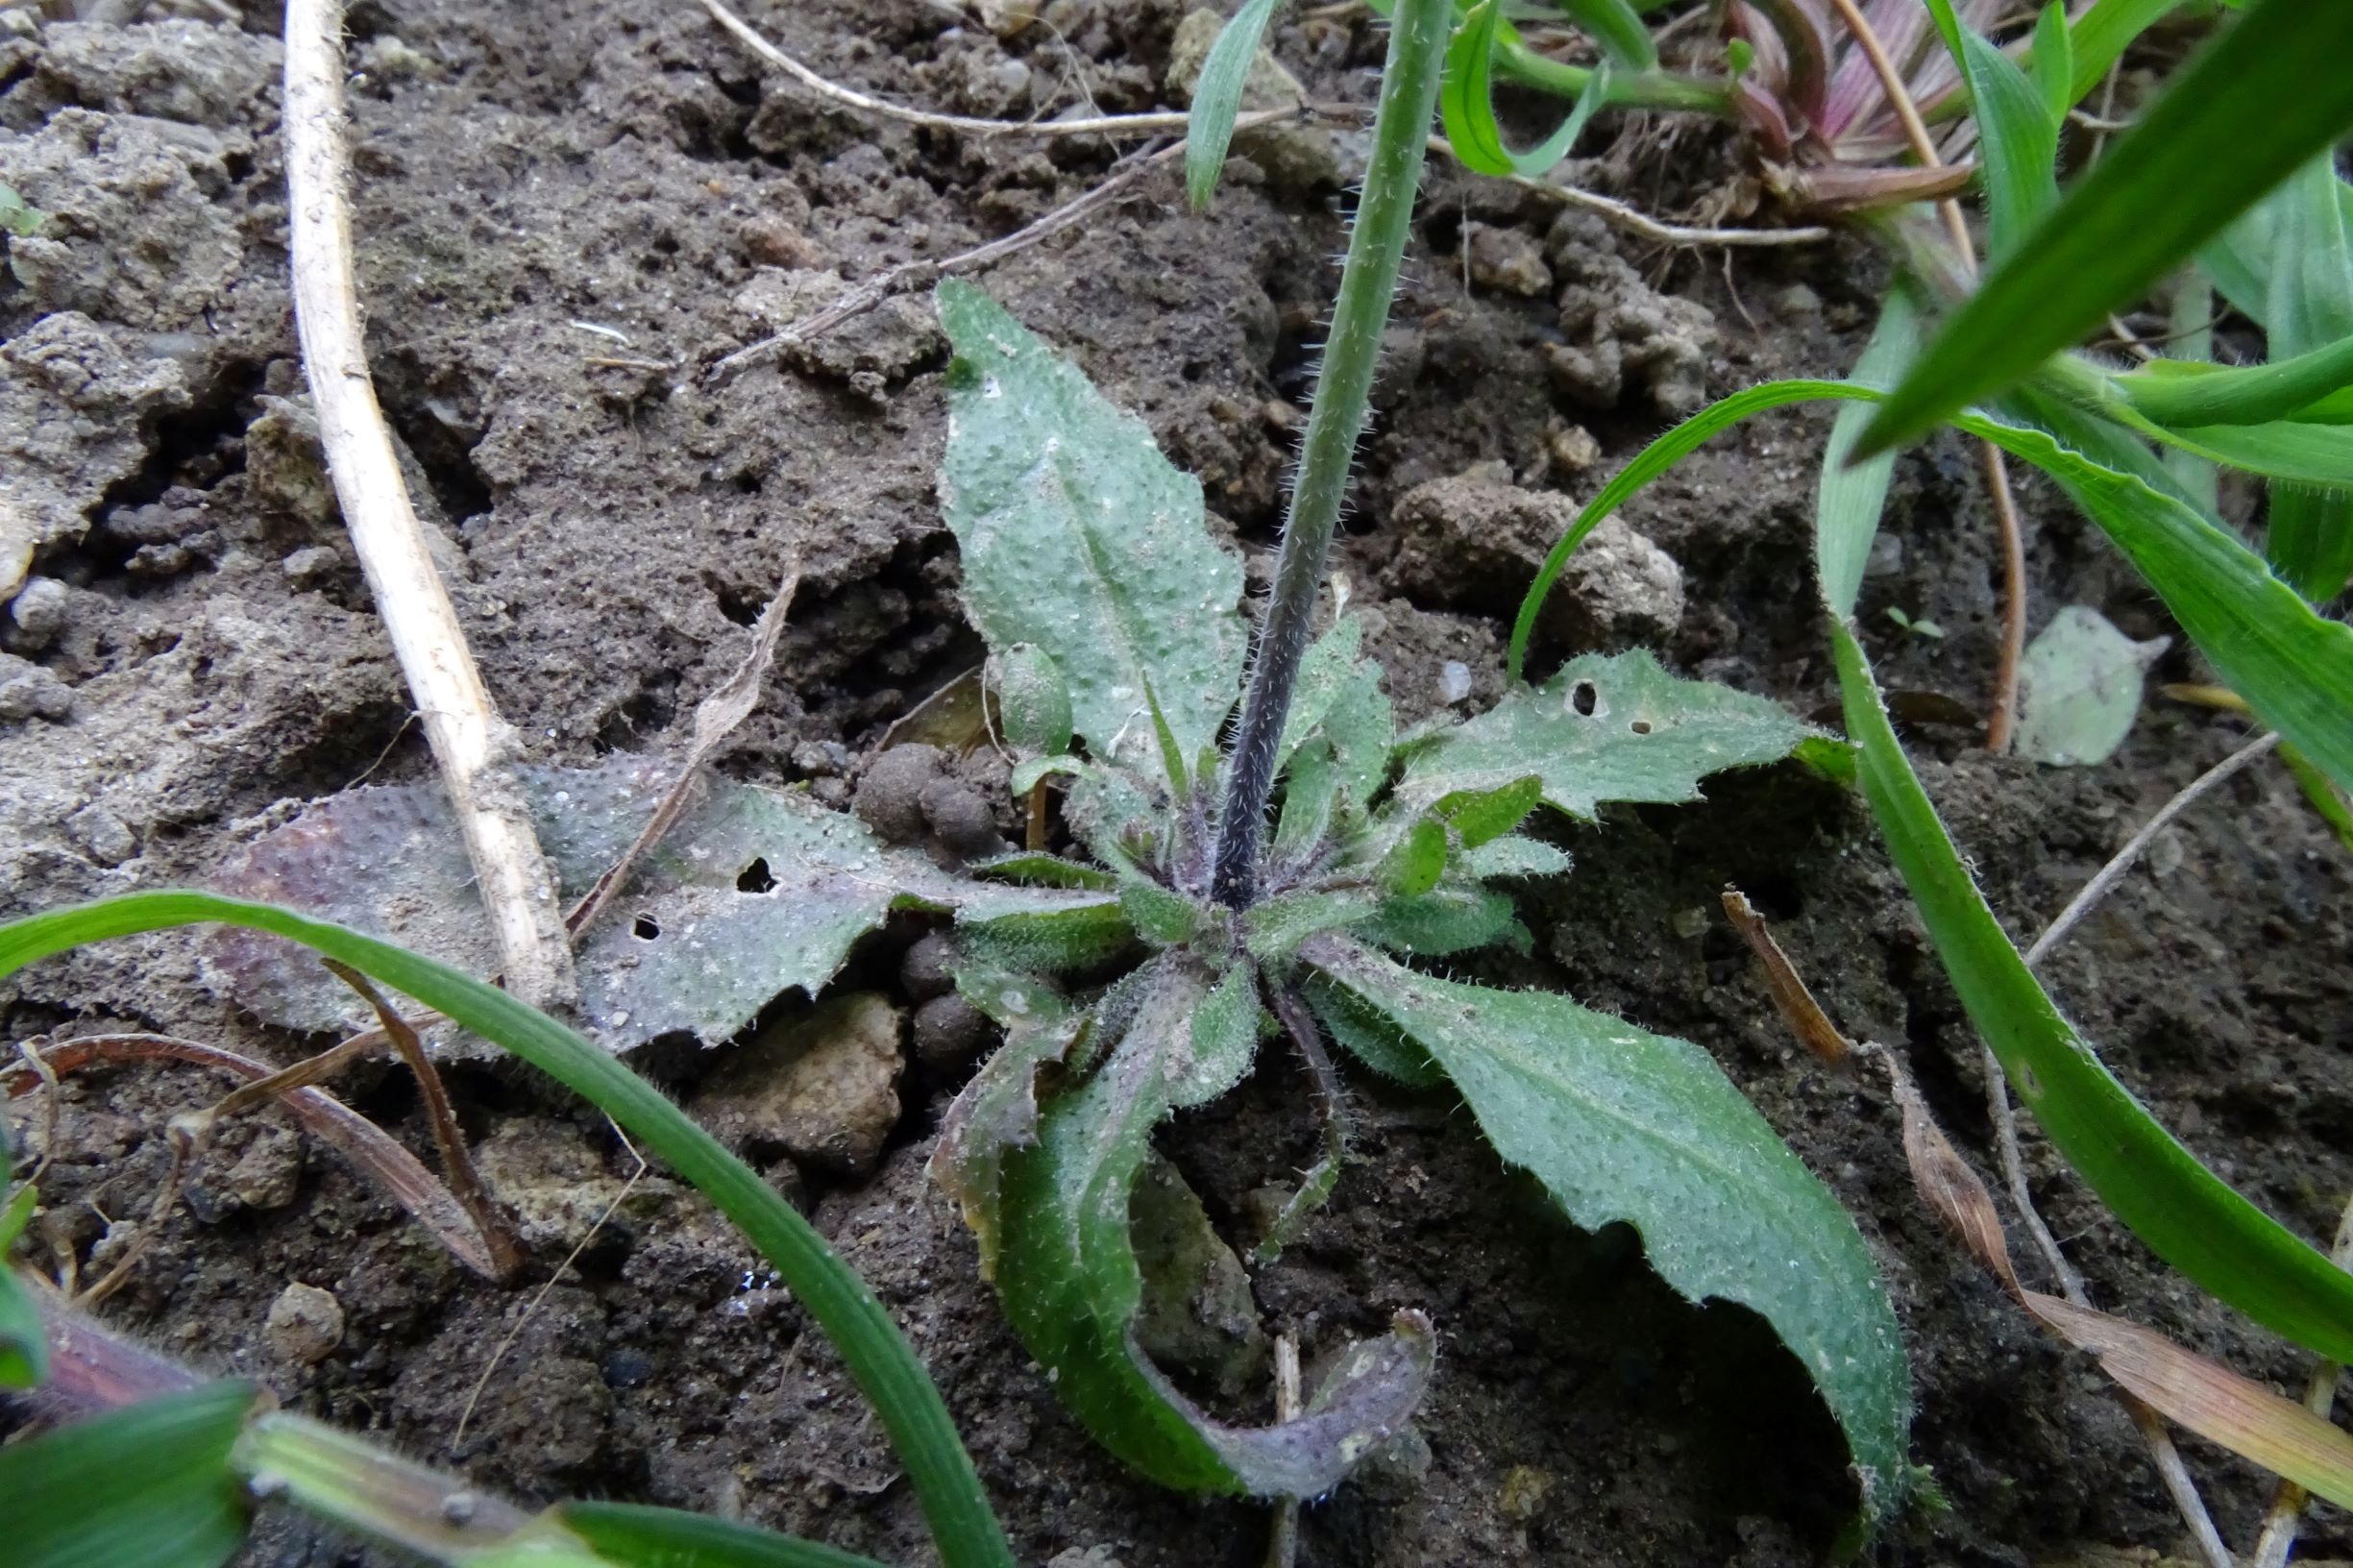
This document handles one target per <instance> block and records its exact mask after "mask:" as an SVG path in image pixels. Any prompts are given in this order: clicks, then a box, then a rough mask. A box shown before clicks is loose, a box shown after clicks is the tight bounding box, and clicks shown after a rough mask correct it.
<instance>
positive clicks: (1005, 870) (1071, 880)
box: [965, 849, 1119, 893]
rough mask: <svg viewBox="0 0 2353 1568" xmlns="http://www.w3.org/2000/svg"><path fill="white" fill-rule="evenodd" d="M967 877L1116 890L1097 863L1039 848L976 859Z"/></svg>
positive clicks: (1112, 878)
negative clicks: (1085, 862)
mask: <svg viewBox="0 0 2353 1568" xmlns="http://www.w3.org/2000/svg"><path fill="white" fill-rule="evenodd" d="M965 872H966V874H967V875H968V876H974V877H979V878H983V879H985V880H988V881H993V882H995V881H1002V882H1030V883H1036V884H1039V885H1041V886H1043V887H1049V888H1086V889H1091V890H1092V891H1094V892H1097V893H1111V892H1115V891H1117V889H1118V886H1119V879H1118V878H1117V877H1115V876H1114V875H1112V874H1111V872H1109V871H1107V870H1103V869H1102V868H1101V867H1099V866H1087V865H1082V864H1081V863H1080V862H1078V861H1075V860H1065V859H1063V858H1062V857H1061V856H1060V855H1049V854H1046V853H1045V852H1044V851H1042V850H1038V849H1017V850H1015V851H1014V852H1013V853H1012V854H1009V855H999V856H997V857H996V858H995V859H993V860H976V861H974V862H973V863H972V864H971V865H969V866H967V867H966V868H965Z"/></svg>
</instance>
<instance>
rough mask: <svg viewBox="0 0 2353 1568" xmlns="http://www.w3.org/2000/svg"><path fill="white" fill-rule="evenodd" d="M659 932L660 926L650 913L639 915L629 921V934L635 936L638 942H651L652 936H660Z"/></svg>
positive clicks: (660, 931) (660, 932)
mask: <svg viewBox="0 0 2353 1568" xmlns="http://www.w3.org/2000/svg"><path fill="white" fill-rule="evenodd" d="M661 934H662V928H661V926H660V925H659V924H658V923H656V922H655V920H654V919H653V917H652V916H650V915H640V916H639V917H638V918H637V919H634V920H631V921H630V922H629V935H631V936H633V937H635V938H637V940H638V941H640V942H651V941H652V940H653V939H654V938H656V937H658V936H660V935H661Z"/></svg>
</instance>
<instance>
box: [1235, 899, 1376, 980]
mask: <svg viewBox="0 0 2353 1568" xmlns="http://www.w3.org/2000/svg"><path fill="white" fill-rule="evenodd" d="M1381 902H1382V897H1381V894H1379V893H1378V892H1376V891H1374V890H1373V889H1371V888H1305V889H1301V890H1299V891H1298V892H1295V893H1278V894H1274V895H1273V896H1271V897H1267V898H1261V899H1260V900H1259V901H1258V902H1257V903H1255V904H1252V905H1251V906H1250V908H1249V909H1248V910H1247V911H1245V912H1244V913H1243V915H1242V917H1241V922H1242V936H1243V944H1244V946H1245V948H1246V950H1247V951H1248V952H1249V954H1250V956H1251V957H1253V958H1255V959H1257V960H1259V962H1261V963H1262V964H1283V963H1287V962H1288V960H1289V958H1290V956H1291V954H1292V953H1293V952H1294V951H1296V950H1297V948H1298V946H1299V944H1300V943H1303V942H1305V941H1307V939H1308V938H1310V937H1311V936H1313V935H1315V934H1316V933H1317V932H1318V931H1335V930H1339V929H1341V928H1343V927H1346V926H1351V925H1358V924H1360V923H1362V922H1363V921H1365V920H1369V919H1372V918H1373V917H1374V916H1375V915H1377V914H1379V913H1380V910H1381Z"/></svg>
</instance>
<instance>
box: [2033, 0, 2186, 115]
mask: <svg viewBox="0 0 2353 1568" xmlns="http://www.w3.org/2000/svg"><path fill="white" fill-rule="evenodd" d="M2181 3H2182V0H2093V3H2092V7H2091V9H2090V10H2088V11H2086V12H2084V13H2083V14H2082V15H2080V16H2078V17H2076V18H2075V21H2074V24H2073V25H2072V26H2071V27H2070V28H2069V29H2068V44H2069V53H2070V54H2071V55H2072V56H2073V68H2072V70H2071V74H2070V78H2069V80H2070V83H2071V86H2070V87H2069V90H2068V97H2067V101H2068V105H2069V106H2070V107H2071V106H2073V105H2075V104H2079V103H2081V102H2082V101H2083V95H2084V94H2085V93H2087V92H2090V91H2091V90H2092V89H2093V88H2094V87H2096V86H2099V83H2100V79H2101V78H2102V77H2104V76H2106V75H2107V74H2108V67H2109V66H2111V65H2114V64H2115V63H2116V62H2117V61H2118V60H2120V58H2122V56H2123V53H2124V51H2125V50H2126V49H2128V48H2130V47H2131V46H2132V40H2133V39H2135V38H2137V37H2140V36H2141V35H2142V34H2144V33H2145V32H2147V31H2148V29H2149V28H2150V27H2151V26H2152V25H2154V24H2155V23H2156V22H2157V21H2159V20H2160V19H2162V18H2163V17H2164V16H2165V14H2166V13H2167V12H2170V11H2172V10H2173V9H2175V8H2176V7H2178V6H2179V5H2180V4H2181ZM2037 74H2038V75H2039V74H2040V72H2039V71H2038V73H2037Z"/></svg>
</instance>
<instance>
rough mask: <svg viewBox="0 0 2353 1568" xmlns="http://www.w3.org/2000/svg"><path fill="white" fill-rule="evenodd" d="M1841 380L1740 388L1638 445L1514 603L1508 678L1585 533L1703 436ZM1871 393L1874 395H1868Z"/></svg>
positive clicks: (1817, 396) (1842, 387)
mask: <svg viewBox="0 0 2353 1568" xmlns="http://www.w3.org/2000/svg"><path fill="white" fill-rule="evenodd" d="M1854 391H1855V389H1853V388H1851V387H1850V386H1849V385H1848V383H1847V382H1845V381H1815V380H1787V381H1767V382H1765V383H1764V384H1763V385H1761V386H1752V387H1751V388H1749V389H1748V390H1747V391H1746V392H1735V393H1733V394H1732V395H1731V396H1730V397H1728V398H1725V399H1722V400H1721V401H1719V402H1716V403H1712V404H1708V405H1707V406H1706V407H1704V408H1703V409H1701V410H1700V411H1699V412H1698V413H1696V414H1694V415H1692V416H1691V417H1690V418H1689V419H1687V420H1685V421H1683V422H1682V423H1681V424H1680V425H1678V426H1676V427H1675V429H1671V430H1669V431H1668V432H1667V433H1666V434H1664V435H1662V436H1660V437H1659V438H1658V439H1657V440H1655V441H1654V442H1652V443H1651V444H1650V445H1649V446H1647V447H1645V448H1643V449H1642V451H1641V452H1639V453H1636V454H1635V456H1634V460H1633V461H1632V462H1630V463H1628V464H1627V465H1626V466H1625V467H1624V468H1622V469H1620V470H1619V471H1618V475H1617V477H1616V478H1613V479H1611V480H1610V481H1609V482H1608V483H1607V484H1605V485H1604V486H1603V487H1602V493H1601V494H1600V495H1598V496H1595V497H1594V498H1593V500H1592V501H1590V502H1587V503H1586V505H1585V509H1584V510H1583V511H1581V512H1580V513H1579V514H1578V515H1577V521H1576V523H1574V524H1573V525H1571V526H1570V528H1569V531H1568V532H1567V533H1565V534H1563V535H1561V537H1560V542H1559V543H1558V544H1556V545H1555V546H1553V548H1552V551H1551V552H1550V553H1549V554H1547V555H1546V556H1545V557H1544V564H1543V566H1541V567H1539V568H1538V569H1537V571H1536V579H1535V581H1534V582H1532V583H1531V584H1529V588H1528V597H1527V598H1525V599H1523V600H1521V601H1520V614H1519V619H1518V620H1516V621H1514V622H1513V623H1512V626H1511V647H1510V650H1509V652H1508V653H1507V656H1506V670H1507V674H1508V675H1509V677H1510V679H1512V680H1513V681H1515V682H1516V681H1518V680H1519V679H1521V678H1522V677H1521V669H1522V666H1523V665H1525V664H1526V662H1527V659H1528V644H1529V641H1530V639H1532V637H1534V636H1535V632H1536V618H1537V617H1538V616H1539V615H1541V614H1542V613H1543V611H1544V600H1545V598H1546V596H1547V595H1549V594H1550V593H1551V592H1552V591H1553V585H1554V584H1555V583H1556V582H1558V581H1559V580H1560V574H1561V573H1563V572H1565V571H1566V570H1568V565H1569V557H1570V555H1572V554H1573V553H1575V551H1576V550H1577V547H1578V546H1579V545H1581V544H1583V543H1584V540H1585V535H1587V534H1589V533H1591V532H1592V531H1593V530H1594V529H1595V528H1597V527H1601V525H1602V521H1603V519H1605V518H1606V517H1608V516H1609V514H1610V513H1612V512H1614V511H1616V510H1617V509H1618V508H1619V507H1620V506H1623V505H1625V504H1626V502H1627V501H1628V500H1629V499H1630V497H1632V496H1633V495H1634V493H1635V492H1637V491H1639V490H1640V489H1641V488H1642V487H1643V486H1644V485H1646V484H1648V483H1650V482H1651V481H1652V480H1653V479H1655V478H1658V477H1659V476H1660V475H1661V474H1664V473H1666V472H1667V470H1669V469H1671V468H1673V467H1674V466H1675V465H1676V464H1677V463H1679V462H1681V461H1682V460H1683V459H1684V458H1685V457H1686V456H1689V455H1690V454H1691V453H1694V452H1697V451H1698V450H1699V449H1700V448H1701V447H1702V446H1703V445H1704V444H1706V442H1707V441H1708V440H1709V438H1711V437H1713V436H1716V435H1719V434H1721V433H1722V432H1724V431H1726V430H1728V429H1731V428H1732V427H1733V426H1735V425H1737V424H1739V423H1740V422H1741V421H1742V420H1744V419H1747V418H1748V417H1749V416H1751V415H1752V414H1761V413H1763V412H1764V411H1765V410H1766V409H1768V408H1786V407H1788V406H1789V405H1790V404H1793V403H1813V402H1817V401H1819V400H1821V399H1824V398H1837V397H1847V396H1851V395H1853V394H1854ZM1871 395H1872V396H1876V395H1877V394H1875V393H1874V394H1871Z"/></svg>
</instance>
